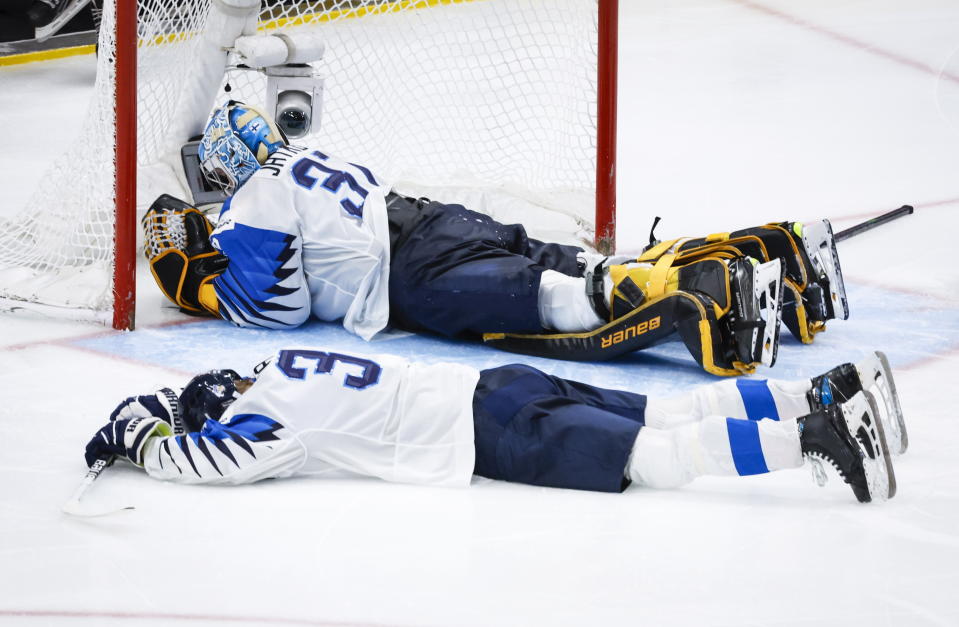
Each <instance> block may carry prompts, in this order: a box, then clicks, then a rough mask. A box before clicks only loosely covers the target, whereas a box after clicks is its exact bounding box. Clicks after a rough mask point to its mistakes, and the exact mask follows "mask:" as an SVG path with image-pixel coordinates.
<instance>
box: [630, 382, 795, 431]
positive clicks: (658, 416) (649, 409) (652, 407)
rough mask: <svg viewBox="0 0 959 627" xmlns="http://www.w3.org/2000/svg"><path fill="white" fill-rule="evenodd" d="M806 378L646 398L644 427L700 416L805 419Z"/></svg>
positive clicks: (719, 385)
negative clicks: (801, 417) (668, 396)
mask: <svg viewBox="0 0 959 627" xmlns="http://www.w3.org/2000/svg"><path fill="white" fill-rule="evenodd" d="M809 386H810V382H809V380H808V379H803V380H799V381H781V380H776V379H729V380H726V381H720V382H718V383H713V384H710V385H704V386H701V387H699V388H696V389H695V390H693V391H692V392H690V393H689V394H683V395H682V396H677V397H674V398H666V399H655V398H650V399H648V400H647V402H646V424H647V425H648V426H650V427H655V428H657V429H669V428H672V427H675V426H677V425H682V424H686V423H689V422H695V421H697V420H701V419H702V418H703V417H704V416H728V417H730V418H742V419H747V418H748V419H750V420H759V419H761V418H771V419H772V420H790V419H795V418H799V417H800V416H805V415H806V414H808V413H809V412H810V411H811V409H810V407H809V401H808V400H806V392H807V391H808V390H809Z"/></svg>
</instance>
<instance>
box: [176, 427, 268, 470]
mask: <svg viewBox="0 0 959 627" xmlns="http://www.w3.org/2000/svg"><path fill="white" fill-rule="evenodd" d="M282 428H283V425H281V424H280V423H278V422H277V421H275V420H273V419H272V418H268V417H267V416H264V415H262V414H237V415H236V416H233V418H231V419H230V421H229V422H228V423H227V424H225V425H224V424H220V423H219V422H216V421H215V420H207V421H206V422H205V423H203V429H201V430H200V431H195V432H193V433H188V434H186V435H185V436H184V435H180V436H177V437H176V438H174V440H175V441H176V444H177V446H178V447H179V448H180V450H181V451H183V455H184V457H186V459H187V461H188V462H190V466H191V467H192V468H193V472H194V474H196V476H198V477H199V476H200V471H199V470H198V469H197V467H196V464H195V463H194V462H193V454H192V453H191V452H190V445H189V443H190V442H191V441H192V442H193V444H194V446H195V447H196V449H197V450H199V451H200V452H201V453H202V454H203V456H204V457H205V458H206V460H207V461H208V462H210V465H211V466H213V469H214V470H216V471H217V473H219V474H220V476H223V472H222V471H221V470H220V467H219V466H218V465H217V463H216V460H215V459H214V457H213V454H212V453H211V451H210V445H213V446H214V447H215V448H216V449H217V450H218V451H220V452H221V453H223V455H224V456H225V457H226V458H227V459H229V460H230V461H231V462H233V464H234V465H235V466H236V467H237V468H239V467H240V464H239V462H237V460H236V457H234V455H233V452H232V451H230V448H229V447H228V446H227V445H226V440H230V441H232V442H234V443H235V444H236V445H237V446H239V447H240V448H242V449H243V450H244V451H246V452H247V453H249V455H250V456H251V457H254V458H255V457H256V453H254V452H253V447H251V446H250V443H251V442H253V443H256V442H270V441H274V440H279V439H280V438H279V437H277V435H276V432H277V431H279V430H280V429H282ZM168 453H169V449H168ZM171 459H172V456H171ZM178 469H179V467H178ZM181 473H182V470H181Z"/></svg>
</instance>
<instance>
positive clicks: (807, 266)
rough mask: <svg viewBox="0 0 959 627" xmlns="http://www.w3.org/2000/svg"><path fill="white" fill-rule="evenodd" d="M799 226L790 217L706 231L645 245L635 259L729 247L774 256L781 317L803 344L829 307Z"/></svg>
mask: <svg viewBox="0 0 959 627" xmlns="http://www.w3.org/2000/svg"><path fill="white" fill-rule="evenodd" d="M801 228H802V227H801V225H799V224H798V223H796V222H779V223H770V224H765V225H762V226H756V227H751V228H748V229H741V230H738V231H732V232H729V233H714V234H712V235H708V236H706V237H698V238H681V239H675V240H668V241H663V242H658V243H657V244H655V245H654V246H651V247H650V248H649V249H647V250H646V251H645V252H644V253H643V254H642V255H641V256H640V257H639V259H640V260H646V261H655V260H656V259H658V258H659V257H660V256H662V255H667V254H676V253H681V254H683V255H691V254H696V253H698V254H702V255H708V254H715V253H717V252H719V251H727V252H729V251H734V252H735V253H736V254H740V255H747V256H750V257H753V258H755V259H758V260H760V261H763V262H766V261H771V260H773V259H779V260H780V262H781V263H782V264H783V269H784V278H783V312H782V321H783V323H784V324H785V325H786V327H787V328H788V329H789V331H790V333H792V335H793V336H794V337H795V338H796V339H798V340H800V341H801V342H803V343H804V344H809V343H812V341H813V339H814V337H815V335H816V334H817V333H820V332H821V331H824V330H825V328H826V321H827V320H829V319H832V318H833V317H835V315H834V313H833V312H832V311H831V308H830V307H829V296H828V286H827V287H825V288H824V286H823V285H822V284H821V283H820V282H819V281H817V273H816V271H815V269H814V267H813V265H812V263H811V261H810V259H809V256H808V254H807V253H806V250H805V247H804V246H803V244H802V233H801Z"/></svg>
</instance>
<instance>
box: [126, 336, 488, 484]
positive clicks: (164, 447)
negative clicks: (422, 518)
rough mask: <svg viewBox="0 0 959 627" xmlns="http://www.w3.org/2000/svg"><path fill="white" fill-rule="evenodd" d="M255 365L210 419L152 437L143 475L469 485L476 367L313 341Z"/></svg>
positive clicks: (177, 478)
mask: <svg viewBox="0 0 959 627" xmlns="http://www.w3.org/2000/svg"><path fill="white" fill-rule="evenodd" d="M264 364H265V366H263V367H262V370H261V371H260V373H259V375H258V376H257V379H256V383H254V384H253V386H252V387H251V388H250V389H249V390H247V391H246V392H245V393H244V394H243V395H242V396H241V397H240V398H239V399H237V400H236V401H235V402H234V403H233V404H232V405H231V406H230V407H229V408H228V409H227V411H226V412H224V414H223V416H222V417H221V418H220V421H219V422H214V421H213V420H207V421H206V423H205V424H204V426H203V429H202V430H201V431H199V432H196V433H189V434H186V435H178V436H166V437H162V436H154V437H152V438H151V439H150V441H149V442H148V443H147V444H146V446H145V455H144V468H145V469H146V471H147V473H148V474H149V475H150V476H152V477H155V478H158V479H166V480H171V481H177V482H182V483H207V484H242V483H250V482H253V481H258V480H260V479H266V478H270V477H288V476H291V475H318V476H324V477H333V476H337V477H343V476H367V477H379V478H381V479H385V480H387V481H395V482H402V483H418V484H429V485H440V486H467V485H469V481H470V477H471V476H472V474H473V465H474V460H475V448H474V444H473V410H472V401H473V391H474V389H475V387H476V383H477V381H478V379H479V372H478V371H477V370H476V369H474V368H471V367H469V366H465V365H459V364H432V365H424V364H416V363H411V362H409V361H407V360H406V359H403V358H401V357H396V356H392V355H373V356H359V355H346V354H343V353H338V352H334V351H325V350H322V349H317V348H293V349H285V350H281V351H279V352H278V353H277V354H275V355H274V356H272V357H271V358H270V359H269V360H268V361H266V362H264Z"/></svg>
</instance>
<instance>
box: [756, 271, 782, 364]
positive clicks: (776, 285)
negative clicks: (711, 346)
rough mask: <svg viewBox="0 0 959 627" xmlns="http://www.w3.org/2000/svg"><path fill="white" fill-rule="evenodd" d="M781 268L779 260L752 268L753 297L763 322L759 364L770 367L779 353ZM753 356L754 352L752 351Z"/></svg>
mask: <svg viewBox="0 0 959 627" xmlns="http://www.w3.org/2000/svg"><path fill="white" fill-rule="evenodd" d="M782 285H783V268H782V263H781V262H780V260H779V259H773V260H772V261H768V262H766V263H761V264H758V265H756V266H753V295H754V296H755V298H756V302H758V303H759V315H760V317H761V318H762V320H763V322H764V323H765V324H764V325H763V336H762V353H761V354H760V359H759V361H760V363H762V364H763V365H765V366H772V365H773V364H775V363H776V355H777V354H778V352H779V331H780V327H781V326H782V319H783V299H782V296H783V293H782ZM753 354H754V355H755V354H756V353H755V350H754V351H753Z"/></svg>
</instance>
